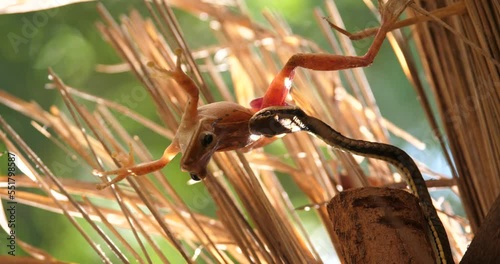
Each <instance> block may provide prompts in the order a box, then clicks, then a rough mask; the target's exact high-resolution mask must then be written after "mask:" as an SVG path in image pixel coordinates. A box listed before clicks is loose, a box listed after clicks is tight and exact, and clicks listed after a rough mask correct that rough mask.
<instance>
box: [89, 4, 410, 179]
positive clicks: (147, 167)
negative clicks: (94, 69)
mask: <svg viewBox="0 0 500 264" xmlns="http://www.w3.org/2000/svg"><path fill="white" fill-rule="evenodd" d="M408 3H409V1H400V0H391V1H388V2H387V3H385V4H384V3H382V2H381V1H379V10H380V13H381V16H382V24H381V26H380V28H379V30H378V32H377V34H376V36H375V38H374V40H373V43H372V45H371V46H370V48H369V49H368V51H367V53H366V54H365V55H364V56H342V55H334V54H317V53H310V54H306V53H300V54H295V55H293V56H292V57H291V58H290V59H289V60H288V62H287V63H286V64H285V66H284V67H283V69H282V70H281V71H280V72H279V73H278V75H276V77H275V78H274V80H273V81H272V82H271V84H270V85H269V88H268V90H267V92H266V93H265V95H264V97H262V98H258V99H255V100H253V101H252V102H250V106H251V108H246V107H244V106H241V105H239V104H236V103H233V102H216V103H211V104H207V105H204V106H201V107H198V100H199V90H198V87H197V86H196V84H195V83H194V82H193V80H191V79H190V78H189V76H187V75H186V74H185V73H184V72H183V71H182V69H181V60H180V55H181V53H182V52H181V51H179V52H177V65H176V68H175V69H174V70H172V71H169V70H165V69H158V68H157V69H158V70H159V71H160V72H162V73H164V74H165V75H167V76H169V77H170V78H173V79H174V80H175V81H176V82H177V83H178V84H179V85H180V86H182V88H183V89H184V90H185V91H186V92H187V94H188V95H189V100H188V104H187V105H186V108H185V110H184V114H183V116H182V119H181V123H180V126H179V128H178V130H177V132H176V134H175V137H174V139H173V141H172V143H171V144H170V145H169V146H168V147H167V148H166V149H165V152H164V153H163V155H162V156H161V158H160V159H158V160H154V161H150V162H145V163H141V164H137V165H131V166H126V167H122V168H119V169H117V170H113V171H94V174H95V175H99V176H105V175H117V176H116V177H115V178H114V179H113V180H111V181H109V182H105V183H102V184H99V185H98V186H97V188H98V189H103V188H106V187H108V186H110V185H111V184H114V183H117V182H119V181H120V180H122V179H124V178H126V177H127V176H128V175H134V176H140V175H144V174H147V173H150V172H153V171H156V170H159V169H161V168H163V167H165V166H166V165H167V164H168V163H169V162H170V161H171V160H172V159H173V158H174V157H175V156H176V155H177V154H178V153H179V152H181V153H182V155H183V156H182V159H181V169H182V170H183V171H187V172H189V174H190V175H191V178H192V179H193V180H200V179H203V178H205V176H206V174H207V168H206V167H207V164H208V162H209V161H210V158H211V157H212V155H213V154H214V152H216V151H228V150H236V149H243V150H250V149H252V148H256V147H262V146H264V145H266V144H269V143H270V142H272V141H273V140H272V139H268V138H257V139H254V137H251V133H250V131H249V129H248V124H249V121H250V118H251V117H252V116H253V115H254V114H255V113H256V112H257V111H259V110H261V109H263V108H266V107H270V106H284V105H286V103H285V98H286V97H287V95H288V93H289V91H290V88H291V85H292V80H293V76H294V71H295V68H297V67H302V68H306V69H310V70H316V71H335V70H342V69H349V68H355V67H365V66H368V65H370V64H371V63H372V62H373V59H374V58H375V56H376V54H377V53H378V51H379V49H380V47H381V45H382V43H383V41H384V39H385V35H386V34H387V32H388V31H389V30H390V28H391V26H392V25H393V24H394V22H395V21H396V20H397V18H398V17H399V15H400V14H401V12H403V10H404V9H405V7H406V5H407V4H408ZM129 160H133V159H132V158H131V157H129ZM131 163H132V162H131Z"/></svg>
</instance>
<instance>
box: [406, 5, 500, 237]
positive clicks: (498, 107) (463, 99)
mask: <svg viewBox="0 0 500 264" xmlns="http://www.w3.org/2000/svg"><path fill="white" fill-rule="evenodd" d="M452 2H455V1H416V3H417V5H419V6H420V7H421V8H423V9H425V10H427V11H432V10H435V9H437V8H441V7H443V6H446V5H449V4H450V3H452ZM456 2H457V3H458V4H462V5H464V7H465V15H461V16H451V17H448V18H444V19H443V21H442V23H446V24H448V25H449V26H450V27H451V29H447V28H445V27H443V25H442V23H437V22H435V21H434V22H429V23H422V24H418V25H416V26H415V42H416V44H417V47H418V50H419V54H420V55H421V58H422V61H423V65H424V70H425V72H426V75H427V76H428V77H429V79H428V80H429V83H430V85H431V87H432V93H433V97H434V98H435V100H436V103H437V107H438V115H439V118H440V120H441V122H442V128H443V132H442V133H441V132H437V136H438V137H440V138H446V139H447V149H448V151H449V152H450V154H451V155H452V156H453V157H454V170H456V175H455V177H456V179H457V184H458V187H459V190H460V195H461V197H462V201H463V203H464V208H465V210H466V212H467V216H468V217H469V220H470V224H471V227H472V229H473V230H477V228H478V227H479V226H480V225H481V222H482V221H483V219H484V217H485V215H486V214H487V212H488V210H489V208H490V206H491V205H492V203H493V202H494V201H495V199H496V197H497V196H498V195H499V194H500V177H499V175H500V165H499V162H498V161H500V137H499V136H498V135H500V126H499V116H500V104H499V98H500V76H499V72H500V28H499V21H498V19H499V17H500V5H499V4H498V2H496V1H489V0H480V1H469V0H464V1H456ZM413 11H416V12H414V13H417V14H418V13H419V12H418V10H413Z"/></svg>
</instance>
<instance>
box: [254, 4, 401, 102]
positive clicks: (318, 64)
mask: <svg viewBox="0 0 500 264" xmlns="http://www.w3.org/2000/svg"><path fill="white" fill-rule="evenodd" d="M409 3H410V1H408V0H389V1H388V2H387V3H385V4H384V3H383V2H382V0H379V1H378V4H379V11H380V14H381V16H382V24H381V25H380V28H379V29H378V32H377V34H376V35H375V38H374V40H373V43H372V45H371V46H370V48H369V49H368V51H367V52H366V54H365V55H363V56H342V55H335V54H322V53H299V54H295V55H293V56H292V57H291V58H290V59H289V60H288V61H287V63H286V64H285V66H284V67H283V69H282V70H281V71H280V72H279V73H278V74H277V75H276V77H274V80H273V81H272V82H271V84H270V85H269V88H268V89H267V91H266V94H265V95H264V97H262V98H258V99H255V100H253V101H252V102H251V103H250V105H251V107H252V108H253V109H254V110H255V111H258V110H260V109H263V108H266V107H269V106H284V105H286V103H285V99H286V97H287V95H288V93H289V91H290V88H291V86H292V80H293V77H294V73H295V68H297V67H302V68H306V69H310V70H315V71H336V70H344V69H351V68H356V67H366V66H369V65H370V64H371V63H372V62H373V60H374V58H375V56H376V55H377V53H378V52H379V50H380V47H381V46H382V43H383V42H384V40H385V35H386V34H387V32H389V31H390V29H391V26H392V25H393V24H394V23H395V22H396V21H397V19H398V17H399V15H400V14H401V13H402V12H403V10H404V9H405V8H406V6H407V5H408V4H409Z"/></svg>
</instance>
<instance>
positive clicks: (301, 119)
mask: <svg viewBox="0 0 500 264" xmlns="http://www.w3.org/2000/svg"><path fill="white" fill-rule="evenodd" d="M249 129H250V132H251V133H252V134H255V135H262V136H265V137H274V136H277V135H281V134H288V133H293V132H298V131H306V132H309V133H311V134H313V135H315V136H317V137H319V138H320V139H321V140H323V141H324V142H325V143H327V144H328V145H330V146H332V147H334V148H338V149H341V150H344V151H347V152H351V153H354V154H357V155H362V156H365V157H370V158H376V159H380V160H383V161H386V162H388V163H390V164H392V165H393V166H395V167H396V168H397V169H398V170H399V172H400V173H402V175H403V176H404V178H405V180H406V182H407V184H408V186H409V187H410V190H411V192H412V193H413V195H415V196H416V197H417V198H418V199H419V204H420V206H421V207H422V209H423V211H424V214H425V217H426V219H427V222H428V225H429V228H430V233H431V234H430V235H431V237H432V241H433V245H434V247H435V251H436V255H437V258H438V263H454V260H453V255H452V253H451V248H450V244H449V241H448V237H447V235H446V231H445V228H444V226H443V224H442V223H441V220H440V219H439V217H438V215H437V212H436V209H435V208H434V206H433V205H432V200H431V196H430V194H429V191H428V190H427V187H426V185H425V181H424V178H423V177H422V174H421V173H420V170H419V169H418V167H417V165H416V164H415V162H414V161H413V159H412V158H411V157H410V156H409V155H408V154H407V153H406V152H405V151H403V150H402V149H400V148H398V147H395V146H393V145H389V144H384V143H376V142H369V141H364V140H357V139H352V138H348V137H345V136H343V135H342V134H340V133H339V132H337V131H336V130H335V129H333V128H332V127H330V126H329V125H328V124H326V123H325V122H323V121H321V120H320V119H318V118H315V117H312V116H309V115H307V114H306V113H305V112H304V111H303V110H302V109H300V108H299V107H297V106H273V107H268V108H264V109H262V110H260V111H258V112H256V113H255V114H254V115H253V116H252V118H251V119H250V121H249Z"/></svg>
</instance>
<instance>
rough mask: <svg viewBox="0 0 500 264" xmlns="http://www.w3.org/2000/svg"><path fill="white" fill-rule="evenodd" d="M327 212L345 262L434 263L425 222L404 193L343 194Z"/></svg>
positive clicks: (359, 191)
mask: <svg viewBox="0 0 500 264" xmlns="http://www.w3.org/2000/svg"><path fill="white" fill-rule="evenodd" d="M328 213H329V215H330V219H331V223H332V225H333V229H334V231H335V234H336V236H338V239H339V241H340V247H341V252H339V254H342V255H343V259H344V260H345V261H346V263H435V257H434V252H433V247H432V243H431V241H430V238H429V237H428V235H427V234H428V224H427V220H426V219H425V217H424V214H423V213H422V210H421V207H420V205H419V203H418V199H417V198H416V197H415V196H413V195H412V194H410V193H408V192H406V191H403V190H398V189H388V188H373V187H368V188H360V189H354V190H348V191H344V192H342V193H340V194H339V195H337V196H335V197H334V198H333V199H332V200H331V201H330V202H329V204H328Z"/></svg>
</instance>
